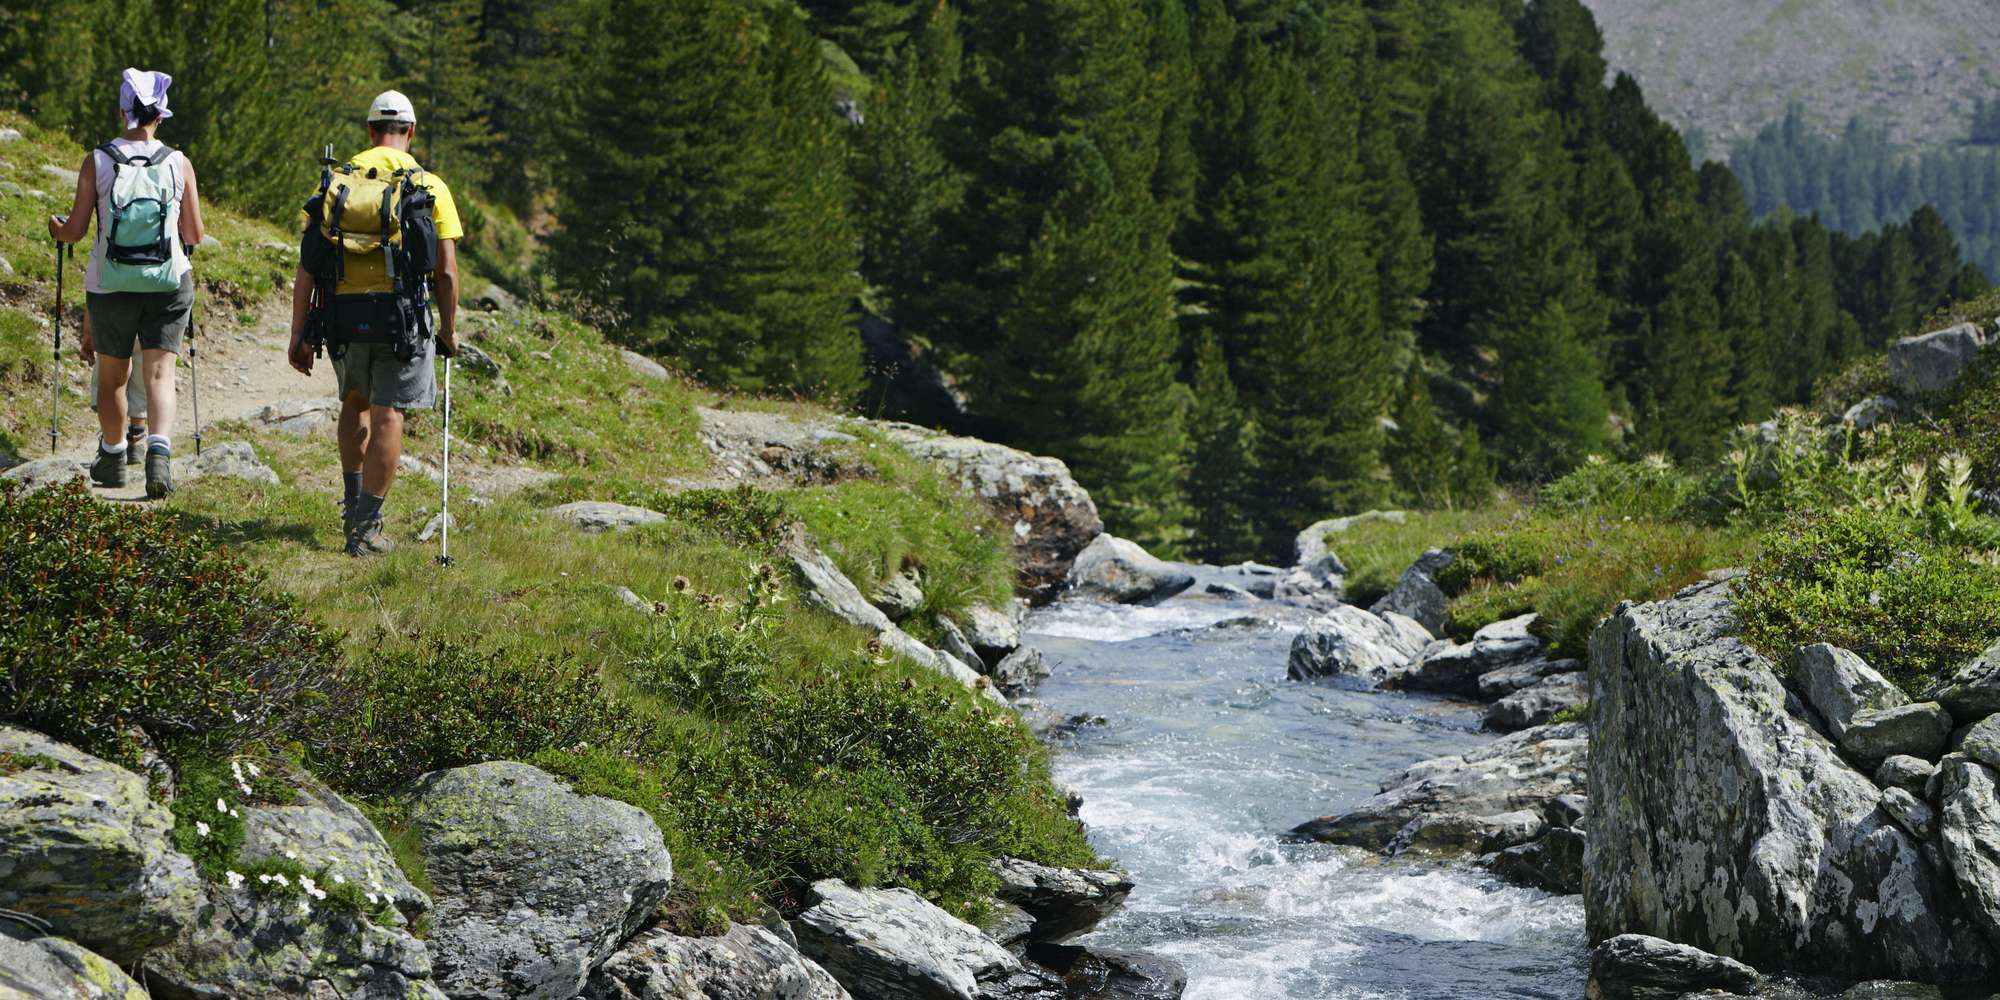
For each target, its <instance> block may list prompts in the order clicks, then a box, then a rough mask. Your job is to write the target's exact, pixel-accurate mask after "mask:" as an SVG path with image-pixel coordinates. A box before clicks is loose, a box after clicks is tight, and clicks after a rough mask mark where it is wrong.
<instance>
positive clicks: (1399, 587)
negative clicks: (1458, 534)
mask: <svg viewBox="0 0 2000 1000" xmlns="http://www.w3.org/2000/svg"><path fill="white" fill-rule="evenodd" d="M1456 559H1457V556H1455V555H1454V554H1453V553H1450V552H1447V551H1445V550H1443V549H1431V550H1430V551H1428V552H1425V553H1424V554H1423V555H1422V556H1421V557H1419V558H1418V559H1417V561H1416V563H1414V564H1413V565H1411V566H1410V567H1409V568H1408V569H1405V570H1404V571H1403V575H1402V576H1401V577H1400V578H1398V579H1397V580H1396V586H1395V587H1394V588H1392V589H1391V590H1390V591H1389V592H1388V593H1387V594H1384V595H1382V597H1381V599H1380V600H1378V601H1376V602H1375V603H1374V604H1372V605H1370V606H1369V608H1368V610H1370V611H1373V612H1375V613H1376V614H1378V615H1379V614H1382V613H1384V612H1389V611H1394V612H1395V613H1397V614H1399V615H1403V616H1406V617H1408V618H1410V619H1412V620H1413V621H1415V622H1417V623H1418V624H1420V625H1422V626H1423V627H1424V631H1426V632H1429V633H1430V634H1431V635H1433V636H1442V635H1443V634H1444V619H1445V613H1446V612H1447V611H1449V610H1450V609H1451V598H1450V597H1448V596H1446V595H1445V592H1444V590H1443V588H1441V587H1439V586H1438V585H1437V579H1436V576H1437V574H1438V573H1440V572H1442V571H1443V570H1444V568H1445V567H1447V566H1450V565H1451V564H1452V563H1453V562H1454V561H1456Z"/></svg>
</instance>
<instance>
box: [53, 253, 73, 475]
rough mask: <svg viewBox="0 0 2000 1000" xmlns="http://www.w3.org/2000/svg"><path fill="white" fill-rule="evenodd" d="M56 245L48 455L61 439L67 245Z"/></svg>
mask: <svg viewBox="0 0 2000 1000" xmlns="http://www.w3.org/2000/svg"><path fill="white" fill-rule="evenodd" d="M55 243H56V306H55V339H54V342H53V343H52V345H51V347H50V351H49V360H50V365H49V454H51V455H53V454H55V453H56V443H57V442H58V441H59V440H61V438H62V430H61V420H62V417H61V405H62V382H61V377H60V376H61V375H62V305H63V258H64V257H65V256H66V251H68V250H69V244H66V243H64V242H63V241H61V240H57V241H55Z"/></svg>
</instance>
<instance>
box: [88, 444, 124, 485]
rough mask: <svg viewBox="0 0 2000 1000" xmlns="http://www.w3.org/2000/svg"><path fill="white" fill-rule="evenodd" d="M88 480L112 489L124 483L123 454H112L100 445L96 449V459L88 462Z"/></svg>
mask: <svg viewBox="0 0 2000 1000" xmlns="http://www.w3.org/2000/svg"><path fill="white" fill-rule="evenodd" d="M90 481H91V482H93V483H95V484H97V485H99V486H109V487H111V488H113V489H117V488H118V487H121V486H124V485H125V456H123V455H113V454H112V453H110V452H108V451H105V450H104V449H103V448H102V447H99V448H98V449H97V461H95V462H92V463H90Z"/></svg>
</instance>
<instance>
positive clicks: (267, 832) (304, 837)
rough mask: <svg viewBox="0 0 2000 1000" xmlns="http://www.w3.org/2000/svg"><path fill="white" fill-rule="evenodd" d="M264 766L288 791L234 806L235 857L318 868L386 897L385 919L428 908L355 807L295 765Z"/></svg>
mask: <svg viewBox="0 0 2000 1000" xmlns="http://www.w3.org/2000/svg"><path fill="white" fill-rule="evenodd" d="M239 766H240V765H239ZM264 767H266V768H267V769H274V768H275V769H282V770H281V771H278V772H274V773H277V774H281V775H282V780H283V781H284V782H285V784H286V785H287V786H288V787H289V788H290V789H291V794H290V795H288V796H285V799H286V801H283V802H268V801H251V802H245V803H243V804H241V805H240V806H237V809H238V811H239V812H241V813H242V814H243V846H241V847H240V848H238V849H237V852H236V857H237V858H238V860H240V861H242V862H244V863H246V864H248V863H253V862H257V861H276V860H279V859H286V858H290V859H301V860H303V861H304V862H305V863H307V864H310V865H313V866H315V867H324V869H325V872H326V874H327V876H329V877H338V878H340V879H342V880H344V881H346V882H351V883H353V884H354V885H357V886H363V887H365V888H366V890H367V891H369V892H373V893H376V894H377V895H379V896H382V897H385V898H387V899H388V900H389V901H390V903H391V904H392V906H393V909H391V910H390V911H389V912H387V913H385V914H383V915H382V916H383V918H384V919H385V920H387V921H388V922H390V923H395V924H400V923H402V922H404V921H408V922H410V923H415V922H417V921H418V920H421V919H423V917H424V916H425V915H427V914H428V913H430V911H431V898H430V896H428V895H426V894H425V893H424V892H423V890H421V889H418V888H417V887H416V886H414V885H412V884H411V883H410V880H409V878H408V877H407V876H405V875H404V874H403V869H402V868H401V867H399V866H398V865H397V864H396V856H395V853H394V852H393V851H391V850H390V848H389V844H388V842H387V841H385V840H383V839H382V834H381V833H380V832H379V831H378V830H376V829H375V824H373V823H371V822H369V820H368V817H366V816H364V815H362V814H361V810H359V809H356V808H355V807H354V806H353V805H352V804H350V803H349V802H348V801H347V800H346V799H343V798H341V797H340V796H339V795H337V794H335V793H334V791H333V790H332V789H330V788H328V787H326V786H325V785H324V784H321V783H320V781H319V779H317V778H315V777H313V776H312V775H310V774H307V773H306V772H305V771H303V770H301V769H298V768H294V767H289V766H287V765H284V764H280V763H269V764H266V765H264Z"/></svg>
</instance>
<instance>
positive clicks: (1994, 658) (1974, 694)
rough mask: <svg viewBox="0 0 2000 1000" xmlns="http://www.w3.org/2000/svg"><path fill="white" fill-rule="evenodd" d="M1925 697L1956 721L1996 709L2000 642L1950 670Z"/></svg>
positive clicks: (1999, 686) (1973, 719)
mask: <svg viewBox="0 0 2000 1000" xmlns="http://www.w3.org/2000/svg"><path fill="white" fill-rule="evenodd" d="M1929 697H1930V699H1931V700H1932V701H1935V702H1938V703H1939V704H1942V705H1943V706H1944V707H1945V709H1946V710H1947V711H1949V712H1951V715H1952V718H1954V719H1957V720H1959V721H1960V722H1976V721H1978V720H1980V719H1983V718H1985V717H1987V716H1989V715H1994V714H1996V713H2000V643H1995V644H1994V645H1993V646H1992V648H1990V649H1988V650H1987V651H1986V652H1984V653H1982V654H1980V655H1979V656H1976V657H1974V658H1972V659H1970V660H1967V661H1966V662H1965V663H1964V664H1963V665H1961V666H1960V667H1959V668H1958V669H1957V670H1954V671H1952V673H1951V675H1950V676H1949V677H1946V678H1945V679H1943V680H1942V681H1940V682H1938V685H1937V687H1936V688H1934V689H1933V690H1932V691H1931V693H1930V696H1929Z"/></svg>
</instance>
